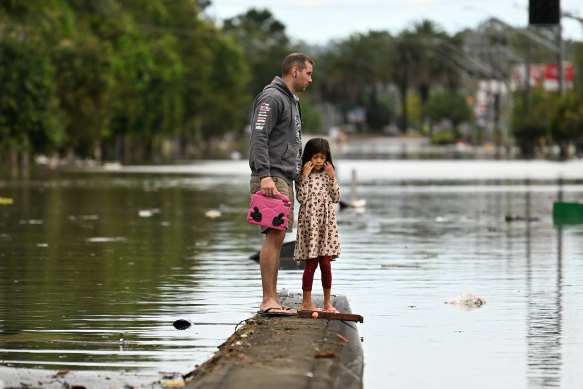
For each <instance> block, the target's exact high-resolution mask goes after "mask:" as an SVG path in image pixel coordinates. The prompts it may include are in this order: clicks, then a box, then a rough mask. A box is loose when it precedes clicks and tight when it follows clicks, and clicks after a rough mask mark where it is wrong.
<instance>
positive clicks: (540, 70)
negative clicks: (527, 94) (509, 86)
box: [512, 62, 575, 92]
mask: <svg viewBox="0 0 583 389" xmlns="http://www.w3.org/2000/svg"><path fill="white" fill-rule="evenodd" d="M563 71H564V80H565V86H566V88H572V87H573V80H574V78H575V68H574V67H573V65H572V64H571V63H568V62H565V63H564V64H563ZM525 79H526V69H525V66H524V65H520V66H515V67H514V69H513V71H512V81H513V82H514V83H515V84H516V86H518V87H521V86H523V85H524V83H525ZM539 84H542V85H543V87H544V89H545V90H546V91H548V92H552V91H554V92H556V91H558V90H559V66H558V65H557V64H533V65H530V85H531V86H536V85H539Z"/></svg>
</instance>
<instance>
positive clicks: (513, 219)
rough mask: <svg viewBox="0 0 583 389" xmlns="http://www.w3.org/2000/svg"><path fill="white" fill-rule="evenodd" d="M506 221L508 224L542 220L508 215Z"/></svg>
mask: <svg viewBox="0 0 583 389" xmlns="http://www.w3.org/2000/svg"><path fill="white" fill-rule="evenodd" d="M504 220H505V221H506V222H520V221H527V222H537V221H539V220H540V219H539V218H538V217H523V216H512V215H506V217H504Z"/></svg>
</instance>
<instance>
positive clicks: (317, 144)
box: [302, 138, 334, 167]
mask: <svg viewBox="0 0 583 389" xmlns="http://www.w3.org/2000/svg"><path fill="white" fill-rule="evenodd" d="M317 153H324V154H326V161H327V162H330V165H332V167H334V163H333V162H332V153H331V152H330V145H329V144H328V141H327V140H326V139H324V138H312V139H310V140H309V141H308V142H307V143H306V146H305V147H304V153H303V154H302V166H304V165H305V164H306V162H308V161H309V160H311V159H312V156H313V155H314V154H317Z"/></svg>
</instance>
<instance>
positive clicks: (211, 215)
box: [204, 209, 221, 219]
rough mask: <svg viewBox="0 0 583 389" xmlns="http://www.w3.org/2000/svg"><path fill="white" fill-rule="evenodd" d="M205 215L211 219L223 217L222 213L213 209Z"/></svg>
mask: <svg viewBox="0 0 583 389" xmlns="http://www.w3.org/2000/svg"><path fill="white" fill-rule="evenodd" d="M204 215H205V216H206V217H208V218H209V219H215V218H217V217H220V216H221V211H217V210H216V209H211V210H208V211H206V212H205V213H204Z"/></svg>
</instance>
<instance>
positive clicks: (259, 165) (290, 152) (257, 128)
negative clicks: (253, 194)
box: [249, 77, 302, 185]
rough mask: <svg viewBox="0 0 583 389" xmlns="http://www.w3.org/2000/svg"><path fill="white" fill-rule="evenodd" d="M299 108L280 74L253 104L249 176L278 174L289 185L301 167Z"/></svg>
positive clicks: (296, 100) (272, 175) (295, 97)
mask: <svg viewBox="0 0 583 389" xmlns="http://www.w3.org/2000/svg"><path fill="white" fill-rule="evenodd" d="M301 134H302V128H301V111H300V108H299V102H298V99H297V96H295V95H294V94H292V93H291V91H290V90H289V88H288V87H287V85H286V84H285V82H284V81H283V80H282V79H281V78H280V77H275V78H274V79H273V81H272V82H271V83H270V84H269V85H267V86H266V87H265V88H263V91H262V92H261V93H259V94H258V95H257V97H256V98H255V102H254V103H253V118H252V121H251V141H250V148H249V167H251V175H252V176H259V177H260V178H261V177H266V176H270V177H281V178H283V179H284V180H285V181H286V182H287V183H288V184H290V185H292V182H293V180H294V179H295V178H296V177H297V176H298V175H299V172H300V168H301V147H302V138H301Z"/></svg>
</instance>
